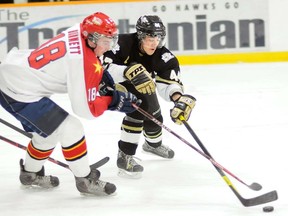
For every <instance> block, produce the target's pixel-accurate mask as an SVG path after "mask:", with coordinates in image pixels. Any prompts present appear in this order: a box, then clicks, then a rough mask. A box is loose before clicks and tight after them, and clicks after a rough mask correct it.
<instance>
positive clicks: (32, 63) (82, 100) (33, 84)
mask: <svg viewBox="0 0 288 216" xmlns="http://www.w3.org/2000/svg"><path fill="white" fill-rule="evenodd" d="M85 43H86V42H85V40H84V39H83V38H82V36H81V24H76V25H74V26H72V27H71V28H69V29H67V30H66V31H64V32H63V33H61V34H59V35H57V36H55V37H54V38H52V39H51V40H49V41H48V42H46V43H44V44H43V45H41V46H40V47H39V48H37V49H35V50H18V49H16V48H14V49H12V50H11V51H10V52H9V53H8V55H7V57H6V59H5V60H4V61H3V62H2V64H0V89H1V91H2V92H4V93H5V94H7V95H8V96H9V97H11V98H13V99H15V100H17V101H21V102H26V103H29V102H35V101H38V100H39V99H40V98H42V97H50V96H51V95H53V94H55V93H68V95H69V98H70V100H71V106H72V109H73V111H74V112H75V114H77V115H78V116H80V117H83V118H86V119H92V118H93V117H96V116H99V115H101V114H102V113H103V112H104V111H105V110H107V108H108V105H109V104H110V102H111V100H112V98H111V97H110V96H99V94H98V85H99V83H100V81H101V79H102V75H103V68H102V65H101V62H100V60H99V59H98V58H97V57H96V56H95V54H94V52H93V51H92V50H91V49H90V48H88V47H87V46H86V44H85Z"/></svg>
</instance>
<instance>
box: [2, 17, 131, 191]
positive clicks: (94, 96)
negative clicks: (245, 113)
mask: <svg viewBox="0 0 288 216" xmlns="http://www.w3.org/2000/svg"><path fill="white" fill-rule="evenodd" d="M117 38H118V34H117V27H116V24H115V23H114V21H113V20H112V19H111V18H110V17H108V16H107V15H105V14H103V13H101V12H97V13H94V14H92V15H90V16H88V17H86V18H85V19H84V20H83V22H82V23H78V24H76V25H74V26H72V27H70V28H69V29H67V30H65V31H63V32H62V33H61V34H59V35H57V36H55V37H54V38H52V39H51V40H49V41H48V42H46V43H44V44H42V45H41V46H40V47H39V48H37V49H35V50H18V49H12V50H11V51H10V52H9V53H8V55H7V57H6V59H5V60H4V61H3V62H2V64H0V103H1V105H2V107H3V108H4V109H5V110H6V111H8V112H9V113H10V114H12V115H13V116H14V117H15V118H16V119H17V120H19V121H20V122H21V124H22V125H23V128H24V129H25V131H27V132H30V133H32V134H33V138H32V139H31V142H30V143H29V144H28V146H27V151H26V157H25V164H24V161H23V159H21V160H20V168H21V171H20V182H21V183H22V184H23V185H28V186H35V185H36V186H40V187H43V188H53V187H56V186H58V185H59V179H58V178H57V177H55V176H48V175H45V173H44V163H45V162H46V161H47V158H48V157H49V156H50V155H51V153H52V152H53V150H54V148H55V146H56V144H57V143H58V142H59V143H60V144H61V147H62V152H63V155H64V158H65V160H66V161H67V163H68V165H69V168H70V170H71V171H72V173H73V174H74V176H75V181H76V187H77V189H78V190H79V191H80V192H81V193H88V194H95V195H99V194H107V195H108V194H112V193H114V192H115V191H116V186H115V185H114V184H112V183H109V182H105V181H101V180H100V179H99V177H100V172H99V171H98V170H97V169H95V168H93V166H91V167H90V166H89V161H88V156H87V154H88V153H87V146H86V139H85V134H84V129H83V125H82V123H81V122H80V120H78V119H77V118H76V117H74V116H72V115H71V114H69V113H68V112H67V111H65V110H64V109H63V108H61V107H60V106H58V105H57V104H56V103H55V102H53V101H52V100H51V99H50V96H51V95H53V94H56V93H68V95H69V99H70V101H71V106H72V109H73V112H74V113H75V114H76V115H78V116H80V117H83V118H86V119H93V118H95V117H97V116H100V115H101V114H102V113H103V112H104V111H106V110H117V111H120V112H124V113H129V112H133V111H134V108H133V107H132V104H131V103H135V102H136V101H137V98H136V97H135V96H134V95H133V94H131V93H129V92H121V91H117V90H114V89H111V88H109V89H108V90H109V91H110V93H109V94H106V96H100V95H99V93H98V92H99V91H102V90H103V89H101V87H99V86H104V87H105V88H106V87H107V85H109V83H108V84H107V85H99V84H100V82H101V83H102V82H103V80H104V82H107V81H108V82H111V83H113V80H111V79H110V78H111V77H110V76H109V74H107V72H104V71H103V68H102V64H101V61H100V60H99V57H101V56H102V55H103V53H104V52H106V51H107V50H110V49H112V47H113V46H114V45H115V44H116V43H117ZM102 84H103V83H102ZM104 84H105V83H104ZM104 87H103V88H104ZM105 91H107V89H105Z"/></svg>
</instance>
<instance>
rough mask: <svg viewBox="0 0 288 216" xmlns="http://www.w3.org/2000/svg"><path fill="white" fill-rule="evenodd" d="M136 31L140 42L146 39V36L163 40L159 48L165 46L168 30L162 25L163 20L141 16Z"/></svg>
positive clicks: (151, 16)
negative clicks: (164, 41)
mask: <svg viewBox="0 0 288 216" xmlns="http://www.w3.org/2000/svg"><path fill="white" fill-rule="evenodd" d="M136 31H137V35H138V38H139V40H142V39H143V38H145V36H146V35H148V36H152V37H156V36H159V37H160V38H161V42H160V43H159V47H162V46H163V40H164V39H165V36H166V28H165V26H164V25H163V23H162V20H161V19H160V18H159V17H158V16H156V15H144V16H141V17H140V18H139V19H138V20H137V23H136Z"/></svg>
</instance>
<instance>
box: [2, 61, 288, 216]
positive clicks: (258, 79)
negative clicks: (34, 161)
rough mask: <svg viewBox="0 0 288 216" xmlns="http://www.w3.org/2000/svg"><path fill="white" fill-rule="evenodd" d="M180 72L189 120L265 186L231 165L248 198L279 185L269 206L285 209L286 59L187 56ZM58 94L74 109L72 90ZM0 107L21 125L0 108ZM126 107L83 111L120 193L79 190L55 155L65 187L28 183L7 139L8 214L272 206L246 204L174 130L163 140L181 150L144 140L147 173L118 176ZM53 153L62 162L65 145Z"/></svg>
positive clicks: (234, 212)
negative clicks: (160, 153) (163, 153)
mask: <svg viewBox="0 0 288 216" xmlns="http://www.w3.org/2000/svg"><path fill="white" fill-rule="evenodd" d="M182 79H183V82H184V85H185V90H186V93H189V94H192V95H193V96H194V97H196V98H197V104H196V107H195V108H194V110H193V112H192V115H191V118H190V120H189V124H190V126H191V127H192V128H193V130H194V131H195V132H196V134H197V135H198V137H199V138H200V139H201V141H202V142H203V144H204V145H205V147H206V148H207V149H208V151H209V152H210V153H211V155H212V156H213V157H214V159H215V160H216V161H217V162H219V163H220V164H221V165H223V166H224V167H225V168H226V169H228V170H229V171H231V172H232V173H233V174H235V175H236V176H237V177H239V178H240V179H241V180H243V181H244V182H246V183H247V184H251V183H252V182H257V183H260V184H261V185H262V186H263V189H262V190H261V191H258V192H256V191H251V190H250V189H248V188H247V187H246V186H244V185H242V184H241V183H239V182H238V181H237V180H235V179H233V178H232V177H230V176H229V175H228V174H227V176H228V177H229V179H230V180H231V181H232V182H233V185H234V186H235V187H236V188H237V190H238V191H239V193H240V194H241V195H242V196H243V197H245V198H250V197H254V196H258V195H260V194H263V193H266V192H269V191H271V190H274V189H276V190H277V191H278V195H279V199H278V200H277V201H275V202H272V203H269V204H268V205H273V206H274V207H275V210H274V212H273V213H270V214H271V215H275V216H287V215H288V207H287V206H288V187H287V184H288V181H287V165H288V159H287V151H286V149H287V144H288V135H287V133H288V63H267V64H266V63H265V64H262V63H261V64H241V63H239V64H231V65H199V66H189V67H188V66H185V67H184V66H183V67H182ZM53 99H55V101H56V102H57V103H58V104H60V105H61V106H62V107H64V108H66V109H67V110H68V111H71V107H70V105H69V101H68V98H67V96H66V95H55V96H53ZM160 101H161V104H162V112H163V115H164V119H165V122H164V124H165V125H166V126H168V127H169V128H170V129H172V130H173V131H174V132H176V133H177V134H179V135H180V136H182V137H183V138H185V139H186V140H188V141H189V142H190V143H191V144H192V145H194V146H195V147H197V148H198V145H197V143H196V142H195V141H194V140H193V138H192V136H191V135H190V134H189V133H188V131H187V130H186V128H185V127H184V126H178V125H176V124H174V123H173V122H172V121H171V120H170V117H169V109H170V108H171V107H172V104H171V103H168V102H164V101H163V100H162V99H160ZM0 116H1V118H2V119H4V120H6V121H8V122H10V123H12V124H14V125H16V126H18V127H20V124H19V123H18V122H17V121H16V120H15V119H13V118H12V117H11V116H9V115H8V114H7V113H6V112H5V111H4V110H3V109H2V108H0ZM122 117H123V114H121V113H116V112H111V111H107V113H105V114H104V115H103V116H101V117H99V118H97V119H95V120H93V121H87V120H83V119H82V121H83V124H84V127H85V132H86V139H87V142H88V148H89V159H90V162H91V163H93V162H95V161H96V160H98V159H101V158H102V157H105V156H109V157H110V158H111V160H110V161H109V162H108V163H107V164H106V165H105V166H103V167H101V168H100V171H101V173H102V179H103V180H107V181H110V182H113V183H115V184H116V185H117V188H118V190H117V193H116V194H115V195H113V196H110V197H84V196H81V195H80V194H79V193H78V191H77V189H76V187H75V182H74V177H73V175H72V173H70V172H69V170H67V169H65V168H62V167H60V166H58V165H55V164H53V163H51V162H47V163H46V164H45V168H46V173H47V174H53V175H57V176H58V177H59V178H60V187H58V188H56V189H54V190H49V191H46V190H40V189H25V188H23V187H21V186H20V182H19V180H18V178H19V177H18V175H19V165H18V164H19V159H20V158H23V157H24V155H25V152H24V151H23V150H21V149H19V148H16V147H14V146H12V145H9V144H7V143H5V142H3V141H2V140H0V152H1V156H0V171H1V178H0V192H1V193H0V210H1V213H0V214H1V216H8V215H9V216H14V215H15V216H16V215H17V216H24V215H25V216H26V215H27V216H34V215H35V216H36V215H37V216H39V215H41V216H46V215H47V216H48V215H49V216H51V215H54V216H57V215H59V216H66V215H69V216H70V215H83V216H89V215H98V216H110V215H111V216H117V215H126V216H129V215H131V216H132V215H133V216H142V215H143V216H144V215H145V216H147V215H151V216H152V215H157V216H162V215H163V216H164V215H165V216H167V215H173V216H174V215H179V216H184V215H185V216H187V215H195V216H204V215H205V216H207V215H211V216H212V215H213V216H242V215H249V216H258V215H263V214H267V213H263V212H262V207H263V206H265V205H260V206H255V207H248V208H247V207H243V206H242V204H241V203H240V202H239V201H238V199H237V198H236V197H235V195H234V194H233V193H232V191H231V190H230V188H229V187H228V186H227V184H226V183H225V182H224V181H223V179H222V177H221V176H220V175H219V173H218V172H217V171H216V169H215V168H214V167H213V166H212V165H211V163H210V162H209V161H208V160H207V159H205V158H204V157H203V156H201V155H200V154H199V153H197V152H196V151H194V150H193V149H192V148H191V147H189V146H187V145H185V144H184V143H183V142H181V141H180V140H179V139H177V138H176V137H174V136H173V135H172V134H170V133H168V132H167V131H164V143H165V144H166V145H169V146H170V147H171V148H173V149H174V150H175V152H176V155H175V158H174V159H173V160H166V159H162V158H159V157H157V156H154V155H150V154H146V153H144V152H143V151H142V149H141V145H139V148H138V151H137V154H136V156H137V157H139V158H141V160H142V161H141V162H140V163H141V164H142V165H143V166H144V169H145V170H144V173H143V176H142V178H141V179H123V178H120V177H118V176H117V171H118V170H117V168H116V155H117V150H118V149H117V148H118V147H117V141H118V139H119V136H120V130H119V129H120V124H121V120H122ZM71 133H73V131H72V132H71ZM0 135H2V136H5V137H7V138H9V139H12V140H14V141H16V142H19V143H21V144H23V145H27V143H28V142H29V140H28V138H26V137H25V136H23V135H22V134H19V133H17V132H15V131H13V130H11V129H10V128H8V127H7V126H5V125H3V124H0ZM141 142H143V138H142V140H141ZM52 157H54V158H55V159H57V160H61V161H63V162H64V160H63V156H62V153H61V148H60V146H57V148H56V149H55V151H54V152H53V154H52ZM266 205H267V204H266Z"/></svg>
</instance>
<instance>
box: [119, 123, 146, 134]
mask: <svg viewBox="0 0 288 216" xmlns="http://www.w3.org/2000/svg"><path fill="white" fill-rule="evenodd" d="M121 127H122V128H123V129H126V130H130V131H135V132H137V131H142V130H143V127H132V126H127V125H123V124H122V126H121Z"/></svg>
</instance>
